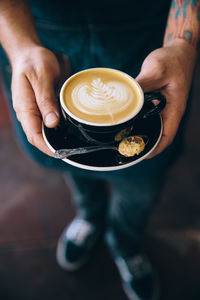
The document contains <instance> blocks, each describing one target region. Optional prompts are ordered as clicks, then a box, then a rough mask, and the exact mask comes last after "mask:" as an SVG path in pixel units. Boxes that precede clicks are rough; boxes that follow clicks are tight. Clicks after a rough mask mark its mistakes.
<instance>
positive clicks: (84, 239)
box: [56, 217, 102, 271]
mask: <svg viewBox="0 0 200 300" xmlns="http://www.w3.org/2000/svg"><path fill="white" fill-rule="evenodd" d="M101 231H102V230H100V229H99V227H98V229H97V227H96V226H95V225H94V224H93V223H91V222H89V221H87V220H85V219H81V218H78V217H77V218H75V219H74V220H73V221H72V223H71V224H70V225H69V226H67V227H66V228H65V229H64V231H63V233H62V235H61V237H60V238H59V241H58V244H57V251H56V258H57V263H58V264H59V266H60V267H61V268H63V269H65V270H69V271H73V270H77V269H79V268H80V267H81V266H82V265H83V264H84V263H85V262H86V261H87V260H88V258H89V257H90V255H91V253H92V251H93V249H94V246H95V245H96V242H97V240H98V238H99V236H100V234H101Z"/></svg>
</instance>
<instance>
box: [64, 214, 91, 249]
mask: <svg viewBox="0 0 200 300" xmlns="http://www.w3.org/2000/svg"><path fill="white" fill-rule="evenodd" d="M94 230H95V229H94V226H93V225H92V224H91V223H89V222H88V221H86V220H82V219H75V220H74V221H73V222H72V223H71V225H70V226H69V228H68V230H67V232H66V237H67V239H69V240H71V241H73V242H74V243H75V244H77V245H81V244H82V243H83V241H84V240H85V238H86V237H87V236H88V235H90V234H91V233H92V232H94Z"/></svg>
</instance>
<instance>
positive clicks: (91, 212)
mask: <svg viewBox="0 0 200 300" xmlns="http://www.w3.org/2000/svg"><path fill="white" fill-rule="evenodd" d="M170 5H171V7H170ZM77 6H78V8H79V9H77ZM199 7H200V4H199V1H186V0H185V1H184V0H183V1H181V0H175V1H170V0H165V1H159V2H158V1H147V0H143V1H129V0H126V1H123V3H122V1H114V0H111V1H109V2H108V1H104V0H103V2H101V5H99V7H98V8H97V7H96V4H95V3H94V1H90V0H87V1H79V2H78V3H76V5H75V4H74V2H73V1H70V0H69V1H64V0H63V1H60V2H59V5H58V3H55V2H54V1H47V0H45V1H40V0H37V1H33V0H30V1H25V0H24V1H23V0H12V1H11V0H2V1H1V2H0V42H1V45H2V48H3V49H4V51H5V52H4V51H3V50H2V49H1V52H0V65H1V71H2V74H3V78H4V79H5V85H6V87H7V92H8V96H9V97H8V98H9V100H10V103H11V99H12V103H11V115H12V119H13V124H14V129H15V131H16V135H17V137H18V139H19V142H20V144H21V145H22V147H23V149H25V151H26V152H27V153H28V154H29V155H30V156H31V157H32V158H33V159H35V160H36V161H37V162H39V163H40V164H41V165H44V166H46V167H50V168H55V169H59V170H61V171H63V172H64V173H65V174H66V173H67V174H68V175H69V174H70V175H69V179H68V180H71V187H72V188H73V190H74V200H75V202H76V204H77V210H78V217H77V218H76V219H75V220H74V221H73V222H72V224H71V225H70V226H69V228H66V229H65V230H64V234H63V235H62V237H61V238H60V240H59V243H58V251H57V253H58V254H57V258H58V263H59V264H60V265H61V266H62V267H63V268H67V269H72V270H73V269H77V268H79V267H80V266H81V265H82V264H83V263H84V262H85V261H86V260H87V259H88V258H89V256H90V254H91V253H92V250H93V248H94V246H95V245H96V241H97V240H98V238H99V236H101V234H102V231H103V230H105V229H106V233H107V234H106V237H107V238H106V241H107V244H108V246H109V247H110V248H111V253H112V254H113V258H114V260H115V262H116V265H117V266H118V268H119V271H120V274H121V277H122V282H123V286H124V287H125V290H126V292H127V295H129V297H130V299H132V298H133V297H137V298H138V299H153V297H154V295H155V290H156V289H155V285H154V282H155V280H154V276H153V270H152V266H151V264H150V262H149V261H148V259H147V258H146V257H145V256H143V255H141V254H140V245H141V241H142V237H143V232H144V228H145V224H146V222H147V219H148V216H149V212H150V211H151V209H152V207H153V206H154V204H155V203H156V199H157V198H158V196H159V192H160V189H161V186H162V181H163V179H164V175H165V172H166V170H167V167H168V165H169V162H171V161H172V159H173V158H174V156H175V153H177V152H178V149H177V145H180V143H179V142H180V137H181V130H182V127H180V130H179V131H178V128H179V125H180V122H181V119H182V117H183V114H184V111H185V108H186V104H187V98H188V93H189V89H190V84H191V80H192V74H193V69H194V65H195V59H196V45H197V42H198V38H199ZM144 8H145V9H144ZM168 14H169V17H168V24H167V16H168ZM163 37H164V43H162V40H163ZM5 53H6V55H5ZM63 55H65V56H67V57H68V61H69V62H70V71H69V69H68V72H69V73H70V74H74V73H76V72H78V71H80V70H84V69H88V68H94V67H108V68H113V69H119V70H122V71H124V72H126V73H127V74H129V75H130V76H132V77H134V78H136V80H137V82H138V83H139V84H140V86H141V87H142V89H143V91H144V92H152V91H155V90H156V91H161V92H162V93H163V94H164V95H165V96H166V101H167V105H166V107H165V109H164V110H163V112H162V118H163V134H162V138H161V141H160V143H159V145H158V146H157V148H156V149H155V150H154V152H153V153H151V156H149V157H148V158H151V159H148V160H146V161H144V162H142V163H140V164H138V165H136V166H133V167H131V168H128V169H127V170H123V171H117V172H114V173H112V174H110V173H109V172H107V173H106V174H104V173H103V172H101V174H99V173H96V172H92V171H84V170H79V169H77V168H74V167H71V166H68V165H67V164H66V163H63V162H61V161H58V160H55V159H53V158H52V157H51V156H52V153H51V151H50V150H49V149H48V147H47V146H46V144H45V142H44V140H43V137H42V129H41V128H42V121H43V122H44V124H45V125H46V126H47V127H49V128H53V127H55V126H56V125H58V123H59V118H60V116H59V109H58V102H57V97H56V88H57V87H58V86H59V83H60V78H61V75H62V74H61V73H62V67H63V63H62V64H61V65H60V64H59V62H62V61H63V57H64V56H63ZM10 66H11V69H12V71H11V69H10ZM70 74H68V75H70ZM65 76H67V75H66V72H65ZM10 86H11V91H10ZM12 106H13V107H12ZM15 113H16V114H15ZM175 136H176V138H175ZM174 138H175V139H174ZM27 140H28V141H27ZM173 140H174V141H173ZM172 142H173V143H172ZM170 145H171V146H170ZM168 146H170V147H168ZM158 154H159V155H158ZM108 183H112V187H113V188H112V200H110V201H109V202H108V201H107V200H108V199H109V198H110V197H111V195H110V188H109V189H108ZM108 204H109V205H108ZM107 212H108V213H107ZM107 222H108V226H107V227H106V228H105V225H106V224H107ZM77 237H79V239H78V238H77ZM72 250H73V251H72ZM136 269H137V270H138V269H139V270H143V271H142V272H135V271H136ZM127 274H128V277H127V276H126V275H127Z"/></svg>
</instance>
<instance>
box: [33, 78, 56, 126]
mask: <svg viewBox="0 0 200 300" xmlns="http://www.w3.org/2000/svg"><path fill="white" fill-rule="evenodd" d="M31 85H32V86H33V90H34V93H35V98H36V102H37V105H38V107H39V110H40V112H41V115H42V119H43V121H44V123H45V125H46V126H47V127H49V128H53V127H55V126H57V125H58V123H59V111H58V104H57V98H56V95H55V90H54V82H53V79H52V78H51V77H50V76H46V78H45V77H44V76H43V79H40V80H33V81H32V82H31Z"/></svg>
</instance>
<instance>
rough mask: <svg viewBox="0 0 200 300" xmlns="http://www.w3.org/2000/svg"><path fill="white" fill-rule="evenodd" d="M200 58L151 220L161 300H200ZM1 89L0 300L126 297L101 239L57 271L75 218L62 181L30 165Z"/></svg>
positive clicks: (150, 249)
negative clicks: (79, 260)
mask: <svg viewBox="0 0 200 300" xmlns="http://www.w3.org/2000/svg"><path fill="white" fill-rule="evenodd" d="M199 95H200V59H199V60H198V62H197V68H196V72H195V76H194V83H193V87H192V99H191V100H192V101H191V107H190V109H191V111H190V115H189V119H188V123H187V127H186V131H185V147H184V151H183V153H182V154H181V156H180V157H179V159H178V161H177V162H176V164H175V165H174V166H173V167H172V168H171V169H170V171H169V173H168V175H167V179H166V182H165V186H164V189H163V191H162V195H161V198H160V202H159V204H158V206H157V208H156V210H155V211H154V213H153V214H152V216H151V219H150V222H149V225H148V228H147V232H146V239H145V245H144V247H145V249H146V251H147V253H148V255H149V257H150V259H151V260H152V262H153V263H154V264H155V266H156V267H157V270H158V272H159V275H160V280H161V300H179V299H181V300H184V299H185V300H186V299H187V300H196V299H197V300H199V299H200V188H199V183H200V167H199V166H200V156H199V153H200V96H199ZM5 103H6V101H5V95H4V93H3V90H2V88H0V299H1V300H18V299H20V300H44V299H48V300H55V299H56V300H64V299H65V300H66V299H67V300H72V299H73V300H94V299H95V300H102V299H104V300H107V299H108V300H110V299H114V300H118V299H119V300H125V299H126V297H125V295H124V293H123V291H122V288H121V286H120V279H119V275H118V272H117V270H116V268H115V266H114V264H113V262H112V260H111V257H110V255H109V253H108V251H107V249H106V247H105V245H104V243H103V241H101V242H100V243H99V245H98V247H97V249H96V251H95V253H94V255H93V257H92V258H91V260H90V261H89V262H88V263H87V264H86V266H84V267H83V268H82V269H81V270H80V271H78V272H73V273H70V272H65V271H63V270H61V269H60V268H59V267H58V266H57V264H56V260H55V247H56V243H57V239H58V237H59V235H60V233H61V231H62V229H63V228H64V227H65V226H66V224H68V223H69V222H70V221H71V219H72V218H73V216H74V213H75V212H74V208H73V205H72V204H71V195H70V192H69V189H68V187H67V184H66V183H65V182H64V180H63V178H62V176H61V175H60V174H59V173H58V172H55V171H49V170H48V171H47V170H45V169H43V168H41V167H40V166H38V165H36V164H34V163H33V162H32V161H30V160H29V159H28V158H27V157H26V156H25V155H24V154H23V153H22V152H21V151H20V150H19V148H18V146H17V144H16V142H15V138H14V136H13V133H12V129H11V124H10V121H9V117H8V113H7V108H6V104H5Z"/></svg>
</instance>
